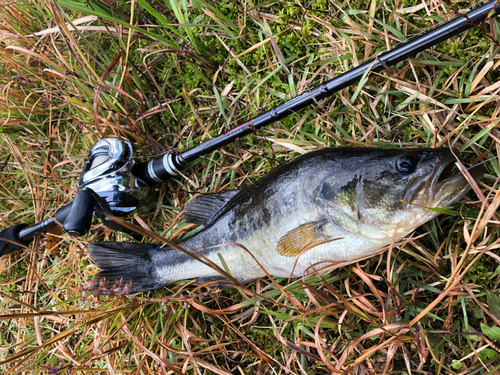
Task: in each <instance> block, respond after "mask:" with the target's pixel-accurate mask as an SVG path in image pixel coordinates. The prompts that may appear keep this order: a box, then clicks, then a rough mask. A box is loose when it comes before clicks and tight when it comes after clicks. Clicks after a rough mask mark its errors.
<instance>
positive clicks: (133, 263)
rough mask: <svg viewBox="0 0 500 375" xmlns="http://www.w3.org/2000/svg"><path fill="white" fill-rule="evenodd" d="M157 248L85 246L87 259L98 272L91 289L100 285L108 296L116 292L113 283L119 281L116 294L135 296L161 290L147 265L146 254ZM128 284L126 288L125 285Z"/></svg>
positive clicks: (112, 244)
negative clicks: (106, 291)
mask: <svg viewBox="0 0 500 375" xmlns="http://www.w3.org/2000/svg"><path fill="white" fill-rule="evenodd" d="M156 247H157V245H148V244H137V243H133V242H92V243H90V244H89V249H90V257H91V258H92V259H93V260H94V262H96V264H97V266H98V267H99V268H100V269H101V270H102V272H99V273H98V274H97V275H96V277H95V280H96V281H98V282H97V283H95V285H94V287H95V288H96V289H97V288H100V285H99V284H101V285H102V284H103V283H100V282H99V281H100V280H101V279H106V281H107V284H106V283H104V284H105V285H106V286H105V288H107V290H108V292H109V291H111V290H112V289H113V290H114V289H115V288H116V283H115V281H116V280H118V281H120V280H121V281H122V282H121V285H120V292H126V293H137V292H143V291H146V290H151V289H157V288H159V287H161V284H160V283H159V280H158V278H157V276H156V272H155V270H154V267H153V264H152V262H151V255H150V253H149V251H150V250H154V249H155V248H156ZM127 283H129V284H131V285H130V286H131V287H129V286H127V287H126V284H127Z"/></svg>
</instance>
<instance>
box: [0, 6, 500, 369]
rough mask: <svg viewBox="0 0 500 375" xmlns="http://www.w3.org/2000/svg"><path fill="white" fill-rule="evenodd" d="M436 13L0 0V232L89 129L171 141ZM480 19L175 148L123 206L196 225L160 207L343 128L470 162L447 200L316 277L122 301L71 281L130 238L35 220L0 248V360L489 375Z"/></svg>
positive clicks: (30, 364)
mask: <svg viewBox="0 0 500 375" xmlns="http://www.w3.org/2000/svg"><path fill="white" fill-rule="evenodd" d="M414 3H415V4H414ZM469 3H470V2H464V1H457V2H453V4H454V6H456V7H457V8H466V7H467V6H468V5H469ZM472 3H474V7H475V6H476V4H478V3H480V2H478V1H474V2H472ZM131 4H132V9H131V8H130V6H131ZM148 4H149V5H148ZM200 4H205V5H204V6H203V7H200V6H199V5H200ZM228 4H229V5H228ZM231 4H232V5H231ZM322 4H323V5H324V6H323V5H322ZM232 7H233V8H232ZM470 7H471V8H472V7H473V6H472V5H470ZM106 9H107V10H106ZM405 9H406V12H405ZM132 10H133V11H132ZM453 13H454V10H453V9H451V8H450V7H449V6H447V5H445V4H444V3H442V2H438V1H435V0H426V1H424V2H421V3H420V2H412V1H392V2H390V1H374V0H372V1H361V0H353V1H350V2H349V1H346V2H340V1H336V0H331V1H315V2H304V3H301V4H299V3H295V2H288V1H278V2H276V3H249V2H242V3H230V2H229V3H226V2H216V3H204V2H202V1H194V0H193V1H192V2H190V3H187V2H185V3H184V2H179V3H178V2H169V1H165V2H154V3H153V2H146V1H142V0H141V1H139V0H138V1H133V2H132V3H126V2H97V1H93V2H89V3H77V2H76V1H68V0H64V1H58V2H49V1H46V2H44V1H32V0H26V1H19V2H16V1H13V2H11V3H6V4H2V5H0V25H1V26H0V44H1V46H2V48H1V49H0V60H1V66H0V77H1V78H0V86H1V88H2V91H1V93H2V95H0V103H1V104H0V109H1V113H2V116H1V119H0V142H1V146H2V147H1V148H0V164H1V163H3V161H4V160H6V157H7V155H11V158H10V160H9V161H8V162H7V164H6V165H5V166H4V167H3V168H2V171H1V172H0V227H2V228H3V227H8V226H10V225H14V224H16V223H24V222H27V223H33V222H37V221H40V220H42V219H43V218H46V217H48V216H50V215H52V214H53V213H54V212H55V210H56V209H57V208H58V207H60V206H61V205H63V204H65V203H67V202H70V201H71V200H72V199H73V197H74V195H75V194H76V180H77V179H78V177H79V174H80V171H81V168H82V166H83V162H84V161H85V159H86V154H87V152H88V149H89V148H90V147H91V145H93V144H94V143H95V142H96V141H97V140H99V139H100V138H101V137H102V136H124V137H127V138H128V139H130V140H131V141H132V142H133V144H134V147H135V148H136V152H137V155H138V156H142V157H143V158H145V157H147V156H153V155H158V154H160V153H162V152H165V151H166V150H172V149H179V150H185V149H186V148H188V147H191V146H192V145H195V144H198V143H199V142H200V141H201V140H204V139H208V138H210V137H212V136H214V135H216V134H217V133H220V132H222V131H224V130H225V129H227V127H232V126H235V125H236V124H238V123H241V122H243V121H245V120H247V119H249V118H251V117H253V116H254V115H255V113H258V112H259V111H262V110H263V109H264V108H269V107H270V106H271V105H273V104H277V103H279V102H280V100H282V99H283V98H286V97H288V96H289V95H290V94H294V93H301V92H304V90H307V89H308V88H310V87H314V86H315V85H317V84H318V83H319V82H321V81H322V80H323V81H324V80H327V79H329V78H331V77H333V76H336V75H338V74H340V73H342V72H345V71H347V70H349V69H350V68H352V67H353V66H356V65H358V64H359V63H360V61H363V60H364V59H367V58H369V57H371V56H373V55H374V54H376V53H379V52H381V51H383V50H384V49H386V48H391V47H392V46H394V45H396V44H398V43H399V42H401V41H402V40H403V39H404V38H406V37H410V36H412V35H414V34H417V33H420V32H422V31H424V30H426V29H428V28H429V27H432V26H435V25H437V24H438V20H439V19H446V18H448V17H450V16H453ZM76 20H78V21H76ZM69 21H72V22H73V25H71V24H69V23H67V22H69ZM131 25H133V26H131ZM183 25H184V26H183ZM186 25H187V26H186ZM73 27H76V28H77V29H78V30H77V31H75V30H73ZM485 30H486V32H487V34H488V35H485V34H484V32H483V30H480V29H475V30H473V31H469V32H467V33H464V34H463V35H461V36H459V37H457V38H455V39H453V40H452V41H448V42H444V43H442V45H440V46H438V47H436V48H434V49H432V50H429V51H426V52H423V53H421V54H419V55H418V56H416V57H415V58H413V59H409V60H407V61H405V62H404V63H401V64H398V65H397V66H396V67H392V68H391V69H392V71H386V72H383V73H380V74H371V75H370V76H369V79H368V80H367V81H366V82H365V83H364V84H363V85H358V86H357V87H352V88H350V89H346V90H342V91H341V92H339V93H338V94H336V95H334V96H333V97H332V98H330V99H327V100H324V101H321V102H320V103H318V104H317V105H316V106H314V107H313V108H308V109H305V110H303V111H300V112H299V113H297V114H296V115H295V116H292V117H291V118H289V119H286V120H283V121H281V122H280V123H278V124H275V125H273V126H270V127H268V128H266V129H265V130H263V131H262V132H260V133H258V134H257V135H254V136H252V137H247V138H245V139H244V140H240V141H238V142H237V143H235V144H233V145H228V146H227V147H225V148H224V149H222V150H218V151H216V152H214V153H213V154H211V155H210V156H207V157H205V158H203V159H201V160H199V161H197V162H195V163H193V164H192V165H191V167H190V169H188V170H187V171H186V172H185V178H183V179H178V180H175V181H171V182H169V183H168V184H165V186H161V187H158V188H157V189H156V191H155V192H153V193H152V195H151V202H149V203H148V204H145V209H144V210H143V211H142V212H141V213H140V214H139V215H138V216H137V217H136V219H135V223H136V224H141V225H144V226H147V227H149V228H150V229H151V230H152V231H154V232H155V233H159V234H161V235H163V236H166V237H169V238H170V239H181V238H183V237H182V236H184V235H185V234H187V233H190V232H191V231H192V230H194V229H195V228H194V226H193V225H188V224H186V223H183V222H182V221H181V220H180V218H179V215H178V214H179V211H180V209H181V208H182V206H183V205H184V204H185V202H187V201H188V199H189V198H190V196H191V195H192V194H193V193H195V192H204V191H219V190H221V189H227V188H236V187H241V186H246V185H248V184H250V183H251V182H253V181H255V180H257V179H258V178H259V177H261V176H262V175H263V174H264V173H266V172H267V171H268V170H269V169H270V168H271V167H273V166H275V165H277V164H279V163H280V162H282V161H283V160H286V159H288V158H290V157H291V156H293V155H295V154H297V153H303V152H307V151H310V150H314V149H317V148H320V147H325V146H332V147H334V146H337V145H344V144H345V145H351V146H356V145H365V146H373V147H379V146H381V145H388V144H392V145H396V146H398V145H400V146H409V145H411V146H414V145H420V146H432V147H434V146H441V145H443V146H454V147H457V148H459V149H460V150H461V151H462V152H463V153H464V154H466V155H467V157H468V159H469V160H470V161H471V162H472V163H473V164H476V163H481V162H483V163H485V165H486V167H487V169H488V172H487V174H486V176H485V177H484V178H483V179H482V181H481V182H480V183H478V184H477V185H476V186H473V187H474V189H473V192H471V193H470V194H469V195H468V198H466V199H465V200H464V201H463V202H462V204H461V205H459V206H458V207H456V209H457V210H458V211H459V214H458V215H456V216H450V215H442V216H440V217H439V218H438V219H436V220H433V221H432V222H430V223H428V224H426V225H425V226H424V227H423V228H421V230H419V231H418V233H415V234H414V235H413V237H412V238H409V239H408V240H406V241H404V242H402V243H397V244H393V246H391V250H390V251H381V252H380V254H379V255H377V256H374V257H371V258H368V259H364V260H360V261H358V262H356V263H354V264H344V265H336V267H332V270H331V272H330V273H328V274H327V275H325V276H323V277H313V278H310V279H307V280H301V281H294V282H292V283H290V284H289V283H288V280H281V279H276V280H272V279H270V278H265V279H262V280H259V281H257V282H255V283H253V284H250V285H247V286H244V287H243V286H242V287H241V288H238V289H213V288H212V289H211V288H199V287H196V286H194V285H193V284H192V283H191V282H178V283H176V284H174V285H172V286H170V287H169V288H165V289H163V290H159V291H154V292H150V293H147V294H144V295H139V296H134V297H131V298H118V297H114V298H106V297H94V296H92V295H90V293H87V292H83V291H82V290H83V288H84V287H85V284H86V280H88V279H92V278H93V275H95V274H96V273H97V272H98V269H97V268H96V267H95V265H94V264H93V263H92V261H91V260H90V258H89V256H88V251H87V248H86V244H87V243H88V242H91V241H94V240H103V239H104V240H130V238H129V237H128V236H126V235H123V234H120V233H113V232H111V231H109V230H106V228H104V227H103V226H102V225H101V224H99V223H97V222H95V224H94V225H93V227H92V230H91V232H90V234H89V235H88V236H87V237H86V238H81V239H74V238H70V237H69V236H68V235H65V234H62V233H61V232H58V231H53V232H52V233H50V234H48V235H47V236H39V237H37V238H36V240H35V241H34V243H33V244H32V246H31V247H30V248H29V249H26V250H25V251H22V252H20V253H17V254H15V255H12V256H9V257H6V258H2V260H1V262H0V272H1V274H0V283H1V285H2V289H1V292H0V314H1V315H0V370H1V371H3V373H5V374H20V373H24V374H35V373H50V374H56V373H57V374H63V373H72V374H76V373H85V374H87V373H88V374H99V373H109V374H148V373H160V374H174V373H190V374H254V373H255V374H327V373H342V372H343V373H353V374H374V373H377V374H379V373H380V374H383V373H386V374H389V373H408V374H409V373H412V374H417V373H435V374H437V373H447V374H448V373H449V374H477V373H490V374H493V373H497V372H499V371H500V360H499V356H498V354H497V351H498V350H499V349H498V347H499V346H500V345H498V340H499V339H500V335H499V331H500V328H499V326H498V320H499V319H500V315H499V313H500V311H499V310H500V307H499V306H498V297H497V296H498V285H499V283H500V267H499V262H500V257H499V256H498V255H497V253H496V250H497V249H498V247H499V239H498V238H499V235H498V223H499V219H498V216H497V213H496V212H497V209H498V205H499V204H500V198H499V193H498V181H497V178H498V176H499V173H500V170H499V166H498V156H499V151H500V132H499V130H498V119H499V113H500V105H499V101H498V92H499V90H500V85H499V84H498V66H499V65H500V63H499V62H498V47H499V46H498V43H497V42H496V41H497V40H498V35H497V32H498V24H497V21H495V20H491V21H490V22H489V24H488V25H486V29H485ZM488 293H490V294H488ZM488 328H489V329H490V330H488ZM496 335H497V336H496Z"/></svg>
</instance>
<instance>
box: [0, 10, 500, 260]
mask: <svg viewBox="0 0 500 375" xmlns="http://www.w3.org/2000/svg"><path fill="white" fill-rule="evenodd" d="M499 12H500V3H497V2H496V1H491V2H489V3H487V4H484V5H482V6H480V7H478V8H476V9H474V10H471V11H469V12H468V13H466V14H461V15H460V16H459V17H457V18H455V19H453V20H451V21H448V22H446V23H444V24H442V25H441V26H438V27H436V28H435V29H433V30H431V31H428V32H426V33H424V34H422V35H420V36H418V37H416V38H414V39H412V40H410V41H408V42H406V43H404V44H402V45H400V46H398V47H396V48H394V49H393V50H391V51H387V52H384V53H382V54H381V55H379V56H376V57H375V58H373V59H371V60H369V61H367V62H365V63H364V64H361V65H359V66H358V67H356V68H353V69H351V70H349V71H348V72H346V73H343V74H341V75H339V76H337V77H335V78H333V79H331V80H329V81H327V82H325V83H322V84H320V85H319V86H317V87H316V88H314V89H312V90H310V91H307V92H305V93H303V94H301V95H298V96H296V97H295V98H293V99H291V100H289V101H287V102H285V103H283V104H281V105H278V106H276V107H274V108H272V109H270V110H269V111H267V112H265V113H263V114H261V115H259V116H257V117H255V118H254V119H252V120H250V121H247V122H245V123H244V124H242V125H239V126H237V127H235V128H233V129H231V130H229V131H227V132H226V133H224V134H221V135H219V136H217V137H215V138H212V139H210V140H208V141H206V142H203V143H201V144H200V145H198V146H195V147H193V148H191V149H188V150H186V151H184V152H182V153H180V154H173V153H167V154H165V155H164V156H161V157H159V158H156V159H153V160H151V161H149V162H142V163H136V162H135V160H134V158H133V149H132V145H131V143H130V142H129V141H127V140H123V139H116V138H105V139H101V140H100V141H98V142H97V143H96V144H95V145H94V146H93V147H92V149H91V150H90V152H89V155H88V161H87V162H86V163H85V166H84V168H83V170H82V173H81V176H80V179H79V181H78V183H77V188H78V193H77V195H76V196H75V199H74V200H73V202H71V203H68V204H66V205H65V206H62V207H61V208H59V209H58V210H57V211H56V212H55V214H54V215H53V217H51V218H49V219H47V220H44V221H42V222H40V223H37V224H34V225H31V226H30V225H28V224H16V225H14V226H12V227H9V228H7V229H4V230H3V231H1V232H0V239H1V240H0V256H2V255H6V254H10V253H12V252H14V251H17V250H21V249H23V247H25V246H27V245H29V244H30V242H31V241H32V240H33V238H34V236H35V235H36V234H37V233H42V232H46V231H48V230H49V229H50V228H52V227H53V226H55V225H57V224H58V223H59V224H62V226H63V229H64V230H65V231H66V232H67V233H69V234H70V235H72V236H75V237H80V236H83V235H85V234H86V233H87V232H88V231H89V229H90V226H91V223H92V219H93V217H94V215H97V216H98V217H100V218H101V220H102V221H103V223H104V224H105V225H106V226H107V227H108V228H110V229H113V230H120V231H125V232H126V230H125V229H124V228H122V227H120V226H119V225H117V224H116V223H115V222H114V221H112V220H111V219H110V218H109V217H107V216H105V215H103V212H105V213H106V214H108V215H111V216H117V217H128V216H130V215H131V214H133V213H134V212H135V211H136V210H137V208H138V207H139V205H140V204H141V202H143V201H144V200H145V198H146V197H147V194H148V192H149V188H150V187H151V186H153V185H155V184H159V183H163V182H166V181H167V180H168V179H170V178H172V177H176V176H178V175H179V173H180V172H181V171H182V170H183V169H185V168H186V167H187V165H188V164H189V163H190V162H192V161H194V160H196V159H198V158H200V157H201V156H204V155H207V154H209V153H211V152H212V151H214V150H216V149H219V148H221V147H223V146H224V145H226V144H228V143H230V142H233V141H235V140H237V139H239V138H241V137H244V136H246V135H248V134H251V133H254V132H256V131H257V130H259V129H261V128H262V127H264V126H266V125H269V124H271V123H273V122H276V121H279V120H281V119H283V118H285V117H286V116H288V115H290V114H292V113H294V112H296V111H298V110H301V109H303V108H305V107H307V106H309V105H311V104H313V103H314V102H315V101H318V100H321V99H324V98H326V97H328V96H331V95H333V94H334V93H336V92H338V91H339V90H342V89H344V88H346V87H348V86H350V85H352V84H354V83H356V82H359V81H360V80H361V78H362V77H363V76H364V75H365V74H367V73H368V72H380V71H381V70H383V69H384V68H385V67H387V66H392V65H395V64H397V63H399V62H401V61H403V60H405V59H406V58H408V57H410V56H415V55H416V54H417V53H419V52H422V51H424V50H426V49H428V48H430V47H432V46H435V45H436V44H438V43H440V42H442V41H445V40H447V39H449V38H451V37H453V36H456V35H458V34H460V33H462V32H464V31H466V30H468V29H470V28H472V27H473V26H475V25H478V24H480V23H482V22H484V21H485V20H487V19H488V18H491V17H494V16H496V15H497V14H498V13H499Z"/></svg>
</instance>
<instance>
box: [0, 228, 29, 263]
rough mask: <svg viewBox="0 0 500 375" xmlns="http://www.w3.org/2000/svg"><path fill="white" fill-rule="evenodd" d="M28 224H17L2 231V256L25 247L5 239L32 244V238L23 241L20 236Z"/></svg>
mask: <svg viewBox="0 0 500 375" xmlns="http://www.w3.org/2000/svg"><path fill="white" fill-rule="evenodd" d="M27 226H28V224H16V225H13V226H11V227H9V228H7V229H4V230H3V231H1V232H0V257H1V256H3V255H7V254H10V253H13V252H14V251H17V250H21V249H22V248H23V247H22V246H19V245H16V244H13V243H12V242H9V241H3V240H4V239H5V240H10V241H14V242H17V243H19V244H21V245H25V246H28V245H29V244H30V242H31V240H28V241H23V240H21V238H19V232H20V231H21V230H22V229H23V228H26V227H27Z"/></svg>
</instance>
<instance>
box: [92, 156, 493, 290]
mask: <svg viewBox="0 0 500 375" xmlns="http://www.w3.org/2000/svg"><path fill="white" fill-rule="evenodd" d="M454 155H455V154H454V152H452V151H451V150H449V149H446V148H435V149H431V148H415V149H413V148H411V149H409V148H401V149H392V148H387V149H386V148H362V147H360V148H356V147H339V148H325V149H320V150H317V151H314V152H310V153H307V154H304V155H301V156H300V157H297V158H295V159H292V160H290V161H288V162H285V163H283V164H282V165H281V166H279V167H277V168H276V169H274V170H272V171H271V172H270V173H269V174H268V175H267V176H265V177H263V178H262V179H260V180H259V181H257V182H256V183H255V184H254V185H251V186H249V187H247V188H244V189H240V190H231V191H225V192H220V193H212V194H200V195H198V196H196V197H195V198H193V199H192V200H191V201H190V202H188V204H187V205H186V206H185V208H184V210H183V211H182V214H181V216H182V218H183V219H184V220H185V221H187V222H190V223H194V224H199V225H202V226H204V228H203V229H202V230H201V231H200V232H198V233H197V234H196V235H194V236H193V237H191V238H189V239H188V240H186V241H185V242H184V243H181V244H179V246H182V247H183V248H184V249H185V250H186V251H187V252H189V253H191V254H202V255H203V256H205V257H206V258H208V259H209V260H210V261H212V262H213V263H215V264H216V265H218V266H219V267H221V269H225V268H224V264H223V263H225V267H227V268H226V269H227V270H228V271H229V273H230V274H231V275H232V277H234V278H235V279H236V280H238V281H240V282H242V283H247V282H250V281H253V280H256V279H259V278H261V277H264V276H266V273H265V272H264V270H263V269H262V268H264V269H265V270H266V271H267V272H268V273H269V274H270V275H272V276H273V277H284V278H296V277H301V276H303V275H304V273H306V272H319V271H320V270H321V268H324V266H325V263H331V262H346V261H350V260H353V259H356V258H358V257H361V256H366V255H369V254H370V253H374V252H376V251H377V250H379V249H381V248H383V247H385V246H387V245H389V244H390V243H391V242H392V241H393V240H394V241H398V240H400V239H402V238H404V237H405V236H407V235H408V234H409V233H411V232H412V231H414V230H415V229H416V228H418V227H419V226H421V225H422V224H424V223H426V222H427V221H429V220H431V219H433V218H434V217H436V216H438V215H439V214H440V212H439V211H440V210H439V208H448V207H452V206H454V205H455V204H456V203H457V202H459V201H460V199H462V197H463V196H464V195H465V194H466V193H467V191H468V190H469V189H470V185H469V183H468V181H467V179H466V178H465V177H464V176H463V175H462V174H461V173H459V172H457V173H454V166H455V162H456V157H455V156H454ZM484 172H485V170H484V168H483V167H482V166H481V165H478V166H475V167H473V168H471V169H470V170H469V173H470V175H471V177H472V178H473V179H474V180H475V181H479V179H481V177H482V176H483V174H484ZM436 209H437V210H436ZM441 211H442V210H441ZM88 246H89V250H90V257H91V258H92V259H93V260H94V261H95V263H96V265H97V266H98V267H99V268H100V269H101V272H100V273H98V274H97V275H96V277H95V280H100V281H101V282H100V283H99V284H100V285H110V283H109V281H114V280H120V283H119V284H118V285H126V286H127V289H126V290H127V292H128V293H137V292H144V291H147V290H153V289H158V288H162V287H164V286H166V285H169V284H171V283H173V282H176V281H179V280H185V279H197V281H198V284H202V283H204V282H208V281H221V282H223V280H226V281H227V279H225V278H224V276H222V274H221V273H220V272H219V271H217V270H216V269H214V268H212V267H210V266H208V265H206V264H204V263H203V262H200V261H198V260H196V259H193V258H192V257H190V256H189V255H187V254H184V253H183V252H180V251H179V250H176V249H174V248H172V247H168V246H162V245H156V244H144V243H133V242H93V243H90V244H89V245H88ZM221 258H222V259H223V261H222V260H221ZM259 264H260V265H259ZM322 264H323V267H321V265H322ZM261 266H262V267H261ZM103 281H107V282H108V284H106V282H104V283H103ZM115 285H116V283H115ZM107 288H109V289H111V288H112V287H111V286H108V287H107ZM124 288H125V287H124Z"/></svg>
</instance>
